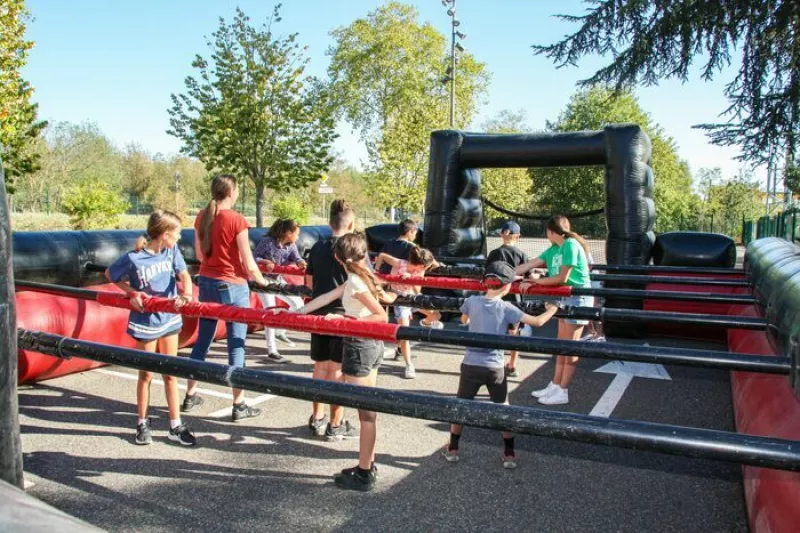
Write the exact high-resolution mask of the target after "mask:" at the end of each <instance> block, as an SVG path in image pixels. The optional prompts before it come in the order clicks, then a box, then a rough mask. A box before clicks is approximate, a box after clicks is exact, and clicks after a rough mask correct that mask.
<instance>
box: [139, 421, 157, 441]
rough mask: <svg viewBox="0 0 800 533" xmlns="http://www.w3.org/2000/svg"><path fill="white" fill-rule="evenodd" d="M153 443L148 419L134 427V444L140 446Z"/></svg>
mask: <svg viewBox="0 0 800 533" xmlns="http://www.w3.org/2000/svg"><path fill="white" fill-rule="evenodd" d="M152 443H153V435H152V433H151V431H150V419H149V418H146V419H145V421H144V422H143V423H141V424H139V425H137V426H136V444H139V445H140V446H142V445H146V444H152Z"/></svg>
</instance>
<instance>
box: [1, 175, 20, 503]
mask: <svg viewBox="0 0 800 533" xmlns="http://www.w3.org/2000/svg"><path fill="white" fill-rule="evenodd" d="M16 302H17V298H16V296H15V294H14V265H13V262H12V257H11V217H10V216H9V212H8V197H7V196H6V186H5V177H4V174H3V162H2V161H0V479H2V480H3V481H6V482H7V483H10V484H11V485H14V486H16V487H19V488H22V486H23V473H22V444H21V442H20V437H19V404H18V400H17V335H16V332H17V309H16Z"/></svg>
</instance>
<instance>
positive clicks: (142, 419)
mask: <svg viewBox="0 0 800 533" xmlns="http://www.w3.org/2000/svg"><path fill="white" fill-rule="evenodd" d="M145 422H147V419H146V418H140V419H139V422H138V423H139V425H141V424H144V423H145Z"/></svg>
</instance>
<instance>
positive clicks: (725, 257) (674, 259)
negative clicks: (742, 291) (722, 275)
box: [653, 231, 736, 267]
mask: <svg viewBox="0 0 800 533" xmlns="http://www.w3.org/2000/svg"><path fill="white" fill-rule="evenodd" d="M653 263H654V264H655V265H658V266H686V267H733V266H735V265H736V243H735V242H733V239H731V238H730V237H728V236H727V235H722V234H720V233H702V232H694V231H671V232H668V233H662V234H661V235H659V236H658V237H656V243H655V246H653Z"/></svg>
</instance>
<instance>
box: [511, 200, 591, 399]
mask: <svg viewBox="0 0 800 533" xmlns="http://www.w3.org/2000/svg"><path fill="white" fill-rule="evenodd" d="M546 233H547V239H548V240H549V241H550V243H551V246H550V248H548V249H547V250H545V251H544V252H542V253H541V255H539V257H537V258H536V259H533V260H531V261H528V262H527V263H524V264H522V265H520V266H518V267H517V268H516V273H517V274H518V275H525V274H526V273H528V272H529V271H531V270H532V269H535V268H541V267H546V268H547V277H535V278H534V279H532V280H531V281H530V282H527V283H523V287H524V286H525V285H528V284H536V285H543V286H545V287H553V286H559V285H569V286H571V287H589V286H591V281H590V279H589V259H588V257H589V248H588V246H587V244H586V241H584V240H583V238H582V237H581V236H580V235H578V234H577V233H574V232H572V231H570V224H569V220H567V217H565V216H562V215H555V216H553V217H552V218H550V220H549V221H548V222H547V232H546ZM534 276H536V275H535V274H534ZM564 303H565V304H566V305H569V306H573V307H592V306H593V305H594V298H592V297H590V296H572V297H570V298H568V299H567V300H566V301H565V302H564ZM586 324H588V321H586V320H570V319H559V321H558V338H559V339H567V340H580V338H581V335H582V334H583V327H584V326H585V325H586ZM577 365H578V358H577V357H572V356H564V355H558V356H556V369H555V374H554V376H553V381H551V382H550V384H549V385H547V387H545V388H543V389H540V390H536V391H533V393H532V396H534V397H536V398H538V399H539V403H542V404H545V405H563V404H566V403H569V392H568V390H567V388H568V386H569V383H570V382H571V381H572V378H573V376H574V375H575V368H576V367H577Z"/></svg>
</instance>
